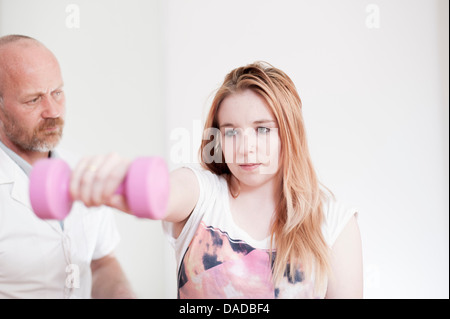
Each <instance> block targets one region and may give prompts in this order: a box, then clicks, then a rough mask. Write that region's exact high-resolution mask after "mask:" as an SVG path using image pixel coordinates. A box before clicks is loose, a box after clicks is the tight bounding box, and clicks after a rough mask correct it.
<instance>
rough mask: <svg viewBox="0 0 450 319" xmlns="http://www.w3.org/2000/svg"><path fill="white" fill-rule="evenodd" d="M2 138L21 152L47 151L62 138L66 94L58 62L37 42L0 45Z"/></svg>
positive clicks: (0, 121) (0, 128)
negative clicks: (3, 46) (4, 46)
mask: <svg viewBox="0 0 450 319" xmlns="http://www.w3.org/2000/svg"><path fill="white" fill-rule="evenodd" d="M0 64H1V65H0V72H2V73H1V74H0V78H1V80H2V88H1V90H2V94H3V100H2V101H1V102H0V139H1V140H2V141H3V142H4V143H5V144H7V146H9V147H10V148H12V149H13V150H15V151H19V152H24V151H25V152H27V151H34V152H48V151H50V150H51V149H53V148H54V147H55V146H56V145H57V144H58V143H59V141H60V139H61V137H62V133H63V127H64V117H65V96H64V91H63V80H62V76H61V71H60V67H59V64H58V62H57V60H56V58H55V57H54V56H53V54H52V53H51V52H50V51H48V50H47V49H46V48H45V47H43V46H41V45H38V44H34V43H31V44H27V45H23V44H21V43H19V44H11V45H9V46H8V47H6V48H3V49H1V48H0Z"/></svg>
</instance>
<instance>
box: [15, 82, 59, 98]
mask: <svg viewBox="0 0 450 319" xmlns="http://www.w3.org/2000/svg"><path fill="white" fill-rule="evenodd" d="M63 88H64V84H61V85H60V86H58V87H57V88H55V89H53V90H52V92H55V91H58V90H62V89H63ZM46 93H47V92H45V91H40V90H37V91H34V92H27V93H25V94H24V95H23V96H22V99H24V100H26V99H29V98H32V97H35V96H38V95H44V94H46Z"/></svg>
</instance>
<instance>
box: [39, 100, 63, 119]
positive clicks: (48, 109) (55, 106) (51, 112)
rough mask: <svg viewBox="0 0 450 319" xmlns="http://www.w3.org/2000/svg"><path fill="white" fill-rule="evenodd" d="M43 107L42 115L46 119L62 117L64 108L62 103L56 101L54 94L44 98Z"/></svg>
mask: <svg viewBox="0 0 450 319" xmlns="http://www.w3.org/2000/svg"><path fill="white" fill-rule="evenodd" d="M43 108H44V110H43V111H42V117H43V118H46V119H48V118H58V117H60V116H61V113H62V110H63V106H62V105H61V103H59V102H57V101H55V100H54V99H53V97H52V96H46V97H45V98H44V101H43Z"/></svg>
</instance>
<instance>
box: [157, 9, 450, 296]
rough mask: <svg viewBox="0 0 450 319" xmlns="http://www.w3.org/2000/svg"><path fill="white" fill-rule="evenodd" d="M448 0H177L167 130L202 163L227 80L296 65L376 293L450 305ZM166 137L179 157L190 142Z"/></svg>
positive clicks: (170, 32) (170, 22)
mask: <svg viewBox="0 0 450 319" xmlns="http://www.w3.org/2000/svg"><path fill="white" fill-rule="evenodd" d="M446 3H447V6H448V2H447V1H445V0H444V1H429V0H416V1H411V0H395V1H392V0H390V1H386V0H384V1H382V0H377V1H373V0H372V1H367V0H340V1H335V0H319V1H317V0H316V1H288V0H277V1H270V0H248V1H239V0H227V1H211V0H191V1H183V0H169V1H167V4H166V12H167V14H166V16H167V19H166V20H164V21H165V27H164V28H163V31H164V39H165V42H166V45H165V48H166V52H165V54H164V56H165V60H166V62H165V70H166V74H165V76H166V82H165V84H166V85H165V90H166V91H165V96H166V102H167V111H168V112H167V118H166V126H167V129H168V131H167V132H168V133H172V132H179V131H178V130H177V128H179V127H184V128H186V129H188V130H189V131H190V134H191V136H192V141H191V144H193V145H195V147H194V154H196V150H197V147H198V145H199V143H200V138H199V137H198V136H197V135H198V134H197V123H199V122H198V121H201V120H203V118H204V116H205V110H206V109H207V108H208V103H207V102H208V101H209V102H210V93H212V92H213V91H214V90H215V89H216V88H217V87H218V86H219V85H220V83H221V81H222V80H223V78H224V76H225V74H226V73H228V72H229V71H230V70H231V69H233V68H235V67H237V66H241V65H244V64H247V63H250V62H253V61H255V60H266V61H268V62H270V63H271V64H273V65H275V66H277V67H279V68H281V69H283V70H285V71H286V72H287V73H288V74H289V75H290V76H291V77H292V79H293V80H294V82H295V83H296V85H297V88H298V90H299V92H300V96H301V98H302V100H303V107H304V115H305V118H306V125H307V129H308V134H309V141H310V147H311V152H312V156H313V159H314V161H315V165H316V168H317V170H318V172H319V175H320V177H321V179H322V181H323V182H324V184H325V185H327V186H329V187H330V188H331V189H332V190H333V191H334V193H335V195H336V196H337V198H338V199H340V200H343V201H346V202H349V203H354V204H356V205H358V206H359V207H360V218H359V223H360V228H361V232H362V240H363V249H364V264H365V296H366V297H367V298H429V297H437V298H441V297H446V298H448V270H449V268H448V137H447V136H448V118H447V117H445V119H444V115H445V114H447V115H448V86H446V87H445V88H444V86H442V85H441V81H442V79H443V78H444V75H443V74H442V72H441V71H442V68H443V67H444V60H445V58H446V59H448V51H447V55H446V56H444V55H443V54H442V53H441V52H440V50H442V46H441V45H440V42H441V41H442V40H443V39H444V38H443V36H442V33H441V31H442V30H441V29H438V28H444V26H445V24H443V23H439V22H438V21H440V18H439V16H438V15H439V14H443V11H442V8H441V7H442V6H445V4H446ZM370 4H375V5H376V6H369V5H370ZM366 10H368V11H366ZM377 10H378V17H379V20H377V19H375V18H376V16H374V15H376V14H377ZM446 12H448V10H447V11H446ZM377 21H378V22H379V23H377ZM445 21H446V22H445V23H446V26H447V28H448V15H447V18H446V20H445ZM372 27H375V28H372ZM377 27H378V28H377ZM447 43H448V42H447ZM447 76H448V75H447ZM445 94H446V95H447V100H445V99H444V95H445ZM166 140H167V141H168V144H169V145H170V146H171V147H170V148H169V149H177V147H178V146H179V143H180V141H181V138H179V137H177V136H176V135H174V136H173V139H172V140H171V139H170V135H169V139H166ZM171 155H172V157H171V159H172V161H173V162H177V161H179V160H180V159H177V158H176V156H175V155H176V153H175V152H174V153H173V154H171ZM191 158H192V157H191ZM174 165H175V163H174Z"/></svg>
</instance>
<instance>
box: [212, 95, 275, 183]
mask: <svg viewBox="0 0 450 319" xmlns="http://www.w3.org/2000/svg"><path fill="white" fill-rule="evenodd" d="M218 122H219V128H220V132H221V137H222V138H221V146H222V151H223V155H224V158H225V162H226V163H227V165H228V168H229V169H230V171H231V173H232V174H233V175H234V177H236V178H237V179H238V180H239V181H240V183H241V186H242V185H247V186H251V187H257V186H261V185H262V184H264V183H266V182H268V181H270V180H272V179H273V178H274V177H275V175H276V173H277V172H278V169H279V162H280V152H281V142H280V137H279V134H278V124H277V121H276V119H275V117H274V116H273V114H272V112H271V111H270V109H269V107H268V105H267V103H266V102H265V100H264V99H263V98H262V97H261V96H260V95H259V94H257V93H255V92H254V91H252V90H250V89H248V90H245V91H242V92H239V93H235V94H232V95H230V96H228V97H227V98H225V99H224V100H223V101H222V103H221V105H220V107H219V113H218Z"/></svg>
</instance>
